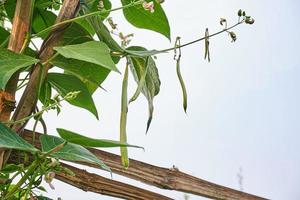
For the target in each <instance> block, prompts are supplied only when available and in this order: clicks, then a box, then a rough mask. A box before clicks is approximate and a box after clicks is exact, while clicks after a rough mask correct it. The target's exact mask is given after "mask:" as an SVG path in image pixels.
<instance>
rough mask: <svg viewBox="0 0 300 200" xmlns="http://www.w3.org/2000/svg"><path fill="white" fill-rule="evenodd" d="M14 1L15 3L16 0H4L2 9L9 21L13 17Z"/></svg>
mask: <svg viewBox="0 0 300 200" xmlns="http://www.w3.org/2000/svg"><path fill="white" fill-rule="evenodd" d="M16 3H17V0H8V1H4V9H5V11H6V14H7V17H8V19H9V20H10V21H12V19H13V17H14V14H15V9H16Z"/></svg>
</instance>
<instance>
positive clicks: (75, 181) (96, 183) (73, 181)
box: [55, 163, 171, 200]
mask: <svg viewBox="0 0 300 200" xmlns="http://www.w3.org/2000/svg"><path fill="white" fill-rule="evenodd" d="M62 166H63V167H66V168H68V169H70V170H71V171H72V172H74V173H75V176H71V175H67V174H64V173H58V174H57V175H56V176H55V178H56V179H58V180H61V181H63V182H65V183H68V184H70V185H73V186H75V187H77V188H79V189H82V190H84V191H86V192H94V193H98V194H103V195H108V196H112V197H118V198H122V199H130V200H149V199H159V200H171V198H169V197H166V196H163V195H160V194H157V193H154V192H151V191H148V190H145V189H141V188H138V187H135V186H132V185H128V184H125V183H122V182H118V181H114V180H112V179H108V178H104V177H101V176H99V175H97V174H93V173H89V172H87V171H85V170H82V169H78V168H75V167H73V166H71V165H67V164H64V163H62Z"/></svg>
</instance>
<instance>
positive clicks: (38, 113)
mask: <svg viewBox="0 0 300 200" xmlns="http://www.w3.org/2000/svg"><path fill="white" fill-rule="evenodd" d="M78 93H79V92H77V91H75V92H70V93H68V94H67V95H66V96H64V97H63V98H62V99H60V100H59V101H57V102H55V103H53V104H50V105H48V106H47V107H44V108H42V109H41V110H40V111H38V112H36V113H34V114H32V115H29V116H27V117H24V118H22V119H19V120H16V121H8V122H2V123H4V124H6V125H13V124H22V123H23V122H25V121H27V120H29V119H31V118H33V117H37V116H40V115H42V114H43V113H44V112H45V111H48V110H50V109H51V108H52V107H54V106H57V105H59V104H60V102H62V101H64V100H70V99H74V98H76V96H77V94H78ZM74 95H75V96H74Z"/></svg>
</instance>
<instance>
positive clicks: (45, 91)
mask: <svg viewBox="0 0 300 200" xmlns="http://www.w3.org/2000/svg"><path fill="white" fill-rule="evenodd" d="M51 94H52V90H51V85H50V83H49V82H48V81H44V83H43V84H42V86H41V88H40V93H39V100H40V101H41V102H42V103H43V104H44V105H45V106H48V105H49V103H50V100H51Z"/></svg>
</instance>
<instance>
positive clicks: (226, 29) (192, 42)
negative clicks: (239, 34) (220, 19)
mask: <svg viewBox="0 0 300 200" xmlns="http://www.w3.org/2000/svg"><path fill="white" fill-rule="evenodd" d="M242 23H244V20H242V21H239V22H238V23H236V24H234V25H232V26H230V27H228V28H225V29H223V30H221V31H218V32H216V33H214V34H211V35H209V36H208V38H211V37H214V36H216V35H219V34H221V33H223V32H227V31H229V30H230V29H233V28H235V27H236V26H238V25H240V24H242ZM205 38H207V37H205V36H204V37H202V38H199V39H196V40H193V41H191V42H188V43H185V44H182V45H177V46H175V47H172V48H168V49H163V50H159V51H158V53H156V54H159V53H164V52H168V51H171V50H175V49H179V48H182V47H186V46H189V45H191V44H194V43H197V42H200V41H202V40H205ZM156 54H154V55H156Z"/></svg>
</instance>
